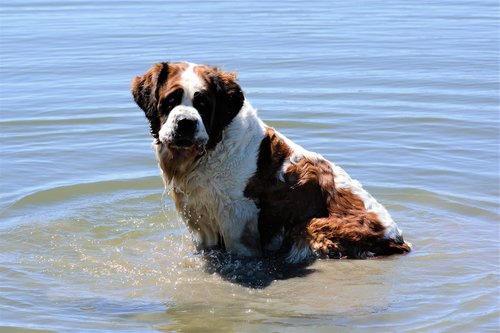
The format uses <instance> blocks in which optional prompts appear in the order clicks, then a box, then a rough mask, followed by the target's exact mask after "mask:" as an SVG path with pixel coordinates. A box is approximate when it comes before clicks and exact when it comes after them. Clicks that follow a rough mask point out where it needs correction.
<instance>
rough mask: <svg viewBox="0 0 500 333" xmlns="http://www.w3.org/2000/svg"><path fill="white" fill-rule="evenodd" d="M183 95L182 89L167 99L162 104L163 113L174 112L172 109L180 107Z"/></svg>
mask: <svg viewBox="0 0 500 333" xmlns="http://www.w3.org/2000/svg"><path fill="white" fill-rule="evenodd" d="M183 93H184V91H183V90H182V89H177V90H176V91H174V92H173V93H171V94H169V95H168V96H167V97H165V98H164V99H163V100H162V101H161V103H160V109H161V111H162V112H163V113H168V112H170V111H172V109H173V108H175V107H176V106H177V105H179V103H180V102H181V99H182V94H183Z"/></svg>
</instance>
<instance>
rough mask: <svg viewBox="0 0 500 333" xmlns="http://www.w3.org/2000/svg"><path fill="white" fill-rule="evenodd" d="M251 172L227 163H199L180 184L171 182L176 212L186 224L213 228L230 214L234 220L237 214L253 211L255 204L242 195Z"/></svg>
mask: <svg viewBox="0 0 500 333" xmlns="http://www.w3.org/2000/svg"><path fill="white" fill-rule="evenodd" d="M245 169H246V170H245ZM254 169H255V167H254V168H253V170H252V168H249V167H248V166H247V168H244V169H243V170H242V168H241V167H240V168H231V167H230V164H229V163H225V164H222V165H220V164H217V163H211V164H202V165H201V166H200V168H198V169H196V170H195V172H192V173H191V174H190V175H189V177H187V178H186V179H184V180H183V181H182V182H180V183H174V194H175V195H174V199H175V201H176V206H177V210H178V211H179V212H180V213H181V214H182V215H183V217H184V219H185V220H186V221H188V222H193V221H196V224H200V223H202V224H214V225H217V224H219V222H221V221H222V220H225V219H228V218H230V216H228V215H229V214H232V215H233V216H232V218H235V216H234V214H235V213H236V212H238V211H249V210H254V209H255V203H254V202H253V201H252V200H249V199H248V198H246V197H245V196H244V189H245V187H246V184H247V183H248V179H249V178H250V175H251V174H252V173H253V172H254ZM236 215H237V214H236Z"/></svg>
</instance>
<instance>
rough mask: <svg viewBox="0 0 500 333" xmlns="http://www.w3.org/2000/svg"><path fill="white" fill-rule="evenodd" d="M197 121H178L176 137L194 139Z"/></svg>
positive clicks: (186, 119)
mask: <svg viewBox="0 0 500 333" xmlns="http://www.w3.org/2000/svg"><path fill="white" fill-rule="evenodd" d="M196 123H197V121H196V119H189V118H183V119H180V120H179V121H177V129H176V131H175V136H177V137H179V138H192V137H193V136H194V131H195V130H196Z"/></svg>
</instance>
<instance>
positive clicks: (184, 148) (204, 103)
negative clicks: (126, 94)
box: [132, 63, 244, 159]
mask: <svg viewBox="0 0 500 333" xmlns="http://www.w3.org/2000/svg"><path fill="white" fill-rule="evenodd" d="M132 94H133V96H134V100H135V102H136V103H137V104H138V105H139V107H140V108H141V109H142V110H143V111H144V112H145V114H146V117H147V119H148V120H149V123H150V126H151V135H152V136H153V137H154V138H155V142H156V144H158V145H161V146H162V147H163V148H166V149H167V150H168V151H169V153H170V154H171V155H172V156H173V157H174V158H177V159H186V158H193V157H195V156H199V155H202V154H203V153H204V152H205V151H207V150H210V149H213V148H214V147H215V146H216V145H217V143H218V142H219V141H220V140H221V139H222V134H223V131H224V128H225V127H226V126H227V125H228V124H229V123H230V122H231V120H232V119H233V118H234V117H235V116H236V115H237V114H238V112H239V110H240V109H241V107H242V106H243V102H244V96H243V93H242V91H241V88H240V86H239V85H238V84H237V83H236V77H235V75H234V74H232V73H226V72H223V71H221V70H219V69H218V68H215V67H210V66H204V65H195V64H190V63H158V64H155V65H154V66H153V67H151V69H149V70H148V71H147V72H146V74H144V75H143V76H137V77H135V78H134V80H133V82H132Z"/></svg>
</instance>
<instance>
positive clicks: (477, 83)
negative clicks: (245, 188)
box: [0, 0, 500, 332]
mask: <svg viewBox="0 0 500 333" xmlns="http://www.w3.org/2000/svg"><path fill="white" fill-rule="evenodd" d="M0 9H1V10H0V33H1V38H0V42H1V45H0V55H1V59H0V92H1V94H0V107H1V109H0V110H1V115H2V117H1V120H0V126H1V129H0V133H1V136H0V140H1V141H0V143H1V151H0V154H1V155H0V163H1V164H0V166H1V178H0V179H1V185H0V186H1V188H2V190H1V193H0V208H1V213H0V214H1V224H0V313H1V315H0V332H34V331H36V332H38V331H49V332H53V331H56V332H77V331H85V332H89V331H96V332H105V331H145V332H147V331H165V332H171V331H177V332H181V331H204V332H210V331H213V332H222V331H238V332H280V331H287V332H334V331H349V332H356V331H367V330H372V331H382V330H384V331H390V332H403V331H405V332H441V331H448V332H487V331H497V330H499V326H500V324H499V319H498V318H499V295H500V294H499V291H500V290H499V275H498V272H499V239H500V230H499V223H498V222H499V201H498V198H499V177H498V175H499V153H498V152H499V127H498V126H499V64H498V55H499V50H498V45H499V38H498V36H499V34H498V33H499V31H498V10H499V8H498V4H497V2H496V1H454V2H452V3H451V2H446V3H445V2H442V3H440V2H431V1H418V2H417V1H384V2H382V3H380V2H376V3H375V2H368V1H360V2H358V1H356V2H349V3H348V2H345V3H336V2H331V1H317V2H303V1H291V2H286V3H280V5H278V4H276V3H272V2H264V1H254V2H252V3H247V2H237V1H218V2H207V1H200V2H197V1H177V2H162V1H141V2H135V1H113V2H100V1H86V2H78V1H74V2H65V1H46V0H42V1H11V2H9V3H3V4H2V5H0ZM166 60H171V61H179V60H189V61H193V62H199V63H209V64H214V65H218V66H222V67H223V68H225V69H228V70H237V71H239V77H240V82H241V84H242V86H243V88H244V90H245V92H246V95H247V98H249V99H250V101H251V102H252V104H253V105H254V106H255V107H257V108H258V109H259V113H260V115H261V117H262V118H263V119H265V120H266V121H267V122H268V123H269V124H270V125H272V126H275V127H276V128H278V129H279V130H280V131H282V132H283V133H284V134H286V135H287V136H289V137H290V138H291V139H293V140H295V141H296V142H298V143H300V144H301V145H303V146H304V147H306V148H308V149H310V150H314V151H317V152H319V153H321V154H323V155H324V156H325V157H327V158H329V159H330V160H332V161H334V162H336V163H337V164H339V165H341V166H342V167H343V168H345V169H346V170H347V171H348V172H349V173H350V175H351V176H352V177H354V178H357V179H358V180H360V181H361V182H362V183H363V184H364V186H365V187H366V188H367V189H368V190H369V191H370V192H371V193H372V194H373V195H374V196H375V197H376V198H378V199H379V201H381V202H382V203H384V204H385V205H386V206H387V208H388V209H389V211H390V212H391V214H392V215H393V217H394V219H395V220H396V221H397V222H398V225H399V226H400V228H401V229H403V230H404V233H405V237H406V239H407V240H408V241H410V242H412V243H413V245H414V248H415V250H414V251H413V252H412V253H411V254H409V255H407V256H396V257H390V258H385V259H377V260H365V261H355V260H330V261H317V262H315V263H314V264H312V265H310V266H307V267H295V268H294V269H290V268H284V267H281V266H280V265H279V264H277V263H275V262H272V261H264V260H255V261H247V262H242V261H238V260H228V258H224V257H221V256H217V255H214V256H211V257H209V258H202V257H200V256H199V255H195V254H194V250H193V246H192V243H191V240H190V238H189V235H188V233H187V231H186V229H185V227H184V226H183V225H182V223H180V222H179V221H178V219H177V217H176V215H175V212H174V211H173V208H172V203H171V201H170V200H169V199H168V198H167V197H165V196H164V195H163V194H162V192H163V191H162V182H161V179H160V177H159V172H158V169H157V166H156V163H155V159H154V155H153V152H152V150H151V146H150V138H149V135H148V126H147V124H146V121H145V119H144V117H143V113H142V111H140V110H139V109H138V108H137V107H136V106H135V105H134V103H133V101H132V98H131V96H130V93H129V84H130V80H131V78H132V77H133V76H134V75H137V74H142V73H143V72H144V71H145V70H146V69H147V68H148V67H149V66H150V65H151V64H153V63H154V62H158V61H166Z"/></svg>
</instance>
